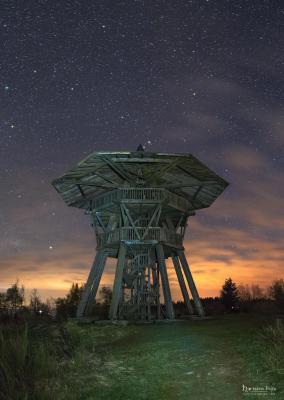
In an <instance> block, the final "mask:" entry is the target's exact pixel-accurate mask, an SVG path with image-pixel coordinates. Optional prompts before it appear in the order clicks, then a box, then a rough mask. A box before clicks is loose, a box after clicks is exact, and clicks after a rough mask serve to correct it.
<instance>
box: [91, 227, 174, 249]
mask: <svg viewBox="0 0 284 400" xmlns="http://www.w3.org/2000/svg"><path fill="white" fill-rule="evenodd" d="M146 230H147V228H144V227H143V228H141V227H137V228H136V229H134V228H132V227H123V228H119V229H115V230H113V231H110V232H104V233H100V234H97V235H96V237H97V246H98V248H101V247H106V246H108V245H110V246H113V245H118V243H119V242H120V241H126V242H133V243H135V242H139V241H141V242H142V241H143V242H145V241H153V242H157V243H158V242H166V243H169V244H172V245H175V246H181V245H182V236H181V235H180V234H178V233H176V232H171V231H169V230H165V229H164V228H161V227H151V228H148V230H147V232H146ZM137 233H138V234H139V236H138V235H137ZM145 233H146V234H145ZM142 238H143V239H142Z"/></svg>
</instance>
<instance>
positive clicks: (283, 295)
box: [268, 279, 284, 310]
mask: <svg viewBox="0 0 284 400" xmlns="http://www.w3.org/2000/svg"><path fill="white" fill-rule="evenodd" d="M268 292H269V295H270V296H271V297H272V299H273V300H275V302H276V304H277V305H278V306H279V308H280V309H281V310H283V309H284V280H283V279H278V280H276V281H274V282H273V283H272V285H271V286H270V288H269V289H268Z"/></svg>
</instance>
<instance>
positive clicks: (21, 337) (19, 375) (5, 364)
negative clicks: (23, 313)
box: [0, 324, 57, 400]
mask: <svg viewBox="0 0 284 400" xmlns="http://www.w3.org/2000/svg"><path fill="white" fill-rule="evenodd" d="M32 331H33V330H32V328H31V327H29V326H28V324H24V325H20V326H17V325H14V326H13V325H12V324H11V325H9V324H8V326H5V327H4V328H2V329H1V331H0V399H1V400H2V399H3V400H4V399H5V400H45V399H48V400H52V399H54V395H53V390H52V385H51V381H52V378H53V377H54V376H55V375H56V372H57V360H56V348H55V345H54V341H52V340H50V335H38V336H37V334H34V332H32Z"/></svg>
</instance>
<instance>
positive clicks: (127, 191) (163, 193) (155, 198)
mask: <svg viewBox="0 0 284 400" xmlns="http://www.w3.org/2000/svg"><path fill="white" fill-rule="evenodd" d="M123 200H126V201H129V202H137V203H139V202H145V203H146V202H150V203H151V202H154V203H159V202H162V201H167V202H168V204H169V205H170V206H172V207H175V208H177V209H178V210H181V211H187V210H189V209H190V208H191V203H190V202H189V201H188V200H187V199H185V198H184V197H181V196H178V195H177V194H175V193H172V192H170V191H169V190H167V189H159V188H121V189H116V190H113V191H111V192H107V193H104V194H102V195H100V196H99V197H97V198H95V199H93V200H92V208H93V210H98V209H102V208H104V207H109V206H110V205H111V204H112V203H114V202H118V201H123Z"/></svg>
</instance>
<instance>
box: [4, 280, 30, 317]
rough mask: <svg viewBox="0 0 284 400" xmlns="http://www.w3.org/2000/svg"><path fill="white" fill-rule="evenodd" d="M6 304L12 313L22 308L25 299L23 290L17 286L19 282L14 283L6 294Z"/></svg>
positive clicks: (22, 287)
mask: <svg viewBox="0 0 284 400" xmlns="http://www.w3.org/2000/svg"><path fill="white" fill-rule="evenodd" d="M5 297H6V303H7V304H8V306H9V307H11V308H12V309H13V310H14V311H15V310H17V309H18V308H20V307H22V305H23V303H24V299H25V288H24V286H23V285H22V286H21V287H20V286H19V282H18V281H17V282H15V283H14V284H13V285H12V286H11V287H10V288H9V289H7V292H6V296H5Z"/></svg>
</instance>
